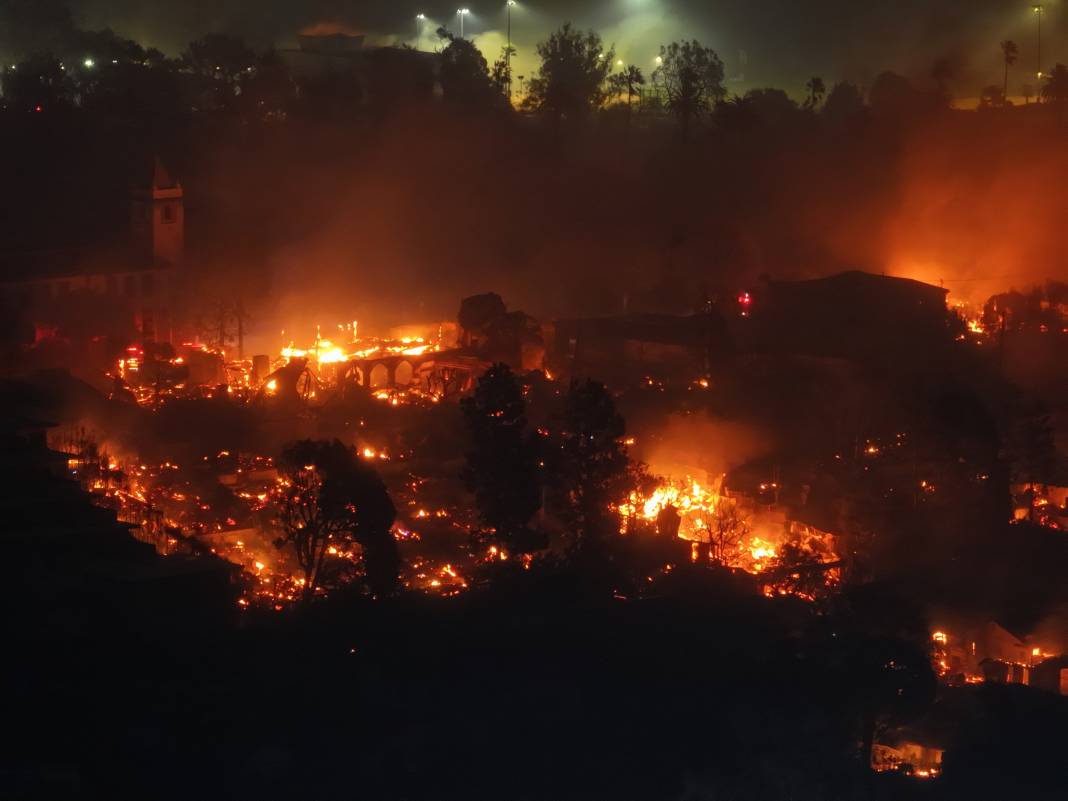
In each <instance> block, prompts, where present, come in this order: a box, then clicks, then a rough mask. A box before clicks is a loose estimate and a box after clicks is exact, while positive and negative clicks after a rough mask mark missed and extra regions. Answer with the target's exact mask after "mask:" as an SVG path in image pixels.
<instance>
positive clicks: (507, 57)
mask: <svg viewBox="0 0 1068 801" xmlns="http://www.w3.org/2000/svg"><path fill="white" fill-rule="evenodd" d="M506 5H507V6H508V48H507V49H506V50H505V51H504V61H505V66H506V67H507V69H508V105H512V6H514V5H515V0H508V3H507V4H506Z"/></svg>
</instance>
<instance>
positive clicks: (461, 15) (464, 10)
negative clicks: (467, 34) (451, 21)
mask: <svg viewBox="0 0 1068 801" xmlns="http://www.w3.org/2000/svg"><path fill="white" fill-rule="evenodd" d="M470 13H471V9H469V8H458V9H456V16H458V17H459V18H460V38H461V39H463V38H464V17H466V16H467V15H468V14H470Z"/></svg>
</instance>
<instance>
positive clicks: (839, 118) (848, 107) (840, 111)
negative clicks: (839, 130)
mask: <svg viewBox="0 0 1068 801" xmlns="http://www.w3.org/2000/svg"><path fill="white" fill-rule="evenodd" d="M864 111H865V106H864V97H863V95H861V93H860V89H858V88H857V87H856V86H855V85H854V84H851V83H836V84H835V85H834V87H832V89H831V92H830V94H829V95H827V101H826V102H825V103H824V104H823V108H822V109H821V110H820V113H821V114H822V115H823V117H824V119H826V120H827V121H828V122H830V123H832V124H835V125H843V124H847V123H851V122H854V121H856V120H859V119H861V118H863V116H864Z"/></svg>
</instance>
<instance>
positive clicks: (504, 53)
mask: <svg viewBox="0 0 1068 801" xmlns="http://www.w3.org/2000/svg"><path fill="white" fill-rule="evenodd" d="M515 53H516V50H515V48H514V47H509V46H508V45H505V46H504V47H502V48H501V54H500V55H499V56H498V57H497V60H496V61H494V62H493V66H492V67H491V68H490V83H492V84H493V88H494V89H495V90H496V92H497V94H498V95H500V96H501V97H503V98H505V99H506V100H507V101H508V103H509V105H511V102H512V97H511V86H512V56H514V55H515Z"/></svg>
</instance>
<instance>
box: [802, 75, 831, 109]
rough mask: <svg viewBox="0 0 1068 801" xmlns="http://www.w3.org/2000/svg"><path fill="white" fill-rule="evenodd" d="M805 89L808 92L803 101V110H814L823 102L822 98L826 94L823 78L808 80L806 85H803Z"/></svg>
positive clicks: (815, 77)
mask: <svg viewBox="0 0 1068 801" xmlns="http://www.w3.org/2000/svg"><path fill="white" fill-rule="evenodd" d="M805 88H806V89H807V90H808V97H807V98H806V99H805V108H808V109H815V108H816V107H817V106H818V105H819V104H820V102H821V101H822V100H823V96H824V95H825V94H826V93H827V87H826V86H825V85H824V83H823V78H820V77H818V76H814V77H812V78H809V81H808V83H806V84H805Z"/></svg>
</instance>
